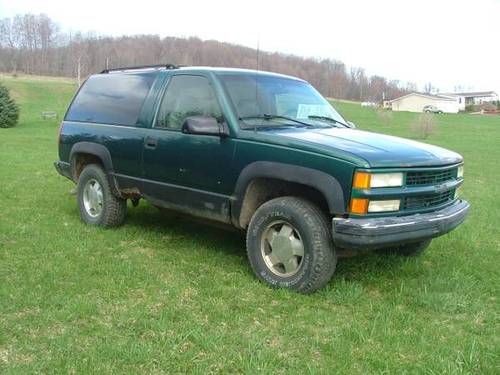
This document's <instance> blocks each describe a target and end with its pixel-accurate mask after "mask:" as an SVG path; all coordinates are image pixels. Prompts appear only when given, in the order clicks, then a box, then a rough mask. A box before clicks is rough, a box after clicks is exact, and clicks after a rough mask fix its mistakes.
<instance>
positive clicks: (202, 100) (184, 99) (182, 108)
mask: <svg viewBox="0 0 500 375" xmlns="http://www.w3.org/2000/svg"><path fill="white" fill-rule="evenodd" d="M189 116H211V117H215V118H217V119H219V118H220V117H221V116H222V113H221V110H220V107H219V104H218V103H217V99H216V97H215V93H214V90H213V89H212V87H211V86H210V84H209V82H208V79H207V78H205V77H201V76H190V75H178V76H173V77H172V78H171V80H170V82H169V84H168V87H167V91H166V93H165V96H164V97H163V100H162V102H161V104H160V109H159V111H158V116H157V118H156V127H158V128H167V129H180V128H181V126H182V124H183V123H184V120H185V119H186V117H189Z"/></svg>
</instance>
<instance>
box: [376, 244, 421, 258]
mask: <svg viewBox="0 0 500 375" xmlns="http://www.w3.org/2000/svg"><path fill="white" fill-rule="evenodd" d="M430 244H431V240H424V241H419V242H413V243H408V244H404V245H400V246H394V247H387V248H384V249H380V250H378V252H379V253H382V254H394V255H401V256H405V257H413V256H418V255H420V254H422V253H423V252H424V251H425V250H426V249H427V248H428V247H429V245H430Z"/></svg>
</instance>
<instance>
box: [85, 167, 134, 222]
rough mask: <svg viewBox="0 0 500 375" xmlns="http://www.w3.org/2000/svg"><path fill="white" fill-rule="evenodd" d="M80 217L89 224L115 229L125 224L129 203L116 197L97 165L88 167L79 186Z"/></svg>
mask: <svg viewBox="0 0 500 375" xmlns="http://www.w3.org/2000/svg"><path fill="white" fill-rule="evenodd" d="M77 199H78V207H79V208H80V217H81V218H82V220H83V221H84V222H85V223H87V224H92V225H99V226H103V227H115V226H118V225H120V224H122V223H123V221H124V220H125V214H126V212H127V201H126V200H125V199H121V198H119V197H116V196H115V195H114V194H113V192H112V191H111V185H110V183H109V180H108V178H107V176H106V174H105V173H104V171H103V170H102V168H101V167H100V166H99V165H97V164H89V165H87V166H86V167H85V168H84V169H83V171H82V173H81V174H80V177H79V178H78V186H77Z"/></svg>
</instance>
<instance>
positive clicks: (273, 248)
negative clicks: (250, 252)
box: [261, 221, 304, 277]
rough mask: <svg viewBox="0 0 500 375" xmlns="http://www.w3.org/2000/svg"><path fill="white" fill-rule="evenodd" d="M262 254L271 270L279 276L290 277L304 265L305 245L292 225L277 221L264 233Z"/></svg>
mask: <svg viewBox="0 0 500 375" xmlns="http://www.w3.org/2000/svg"><path fill="white" fill-rule="evenodd" d="M261 253H262V257H263V259H264V262H265V263H266V266H267V267H268V268H269V270H271V271H272V272H273V273H274V274H276V275H278V276H281V277H289V276H293V275H295V274H296V273H297V272H298V271H299V269H300V266H301V265H302V259H303V257H304V244H303V242H302V239H301V238H300V234H299V232H298V231H297V230H296V229H295V228H294V227H293V226H292V225H291V224H289V223H287V222H285V221H275V222H273V223H271V224H269V225H268V226H267V228H266V229H265V230H264V232H263V236H262V241H261Z"/></svg>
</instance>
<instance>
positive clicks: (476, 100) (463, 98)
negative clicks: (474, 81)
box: [440, 91, 499, 111]
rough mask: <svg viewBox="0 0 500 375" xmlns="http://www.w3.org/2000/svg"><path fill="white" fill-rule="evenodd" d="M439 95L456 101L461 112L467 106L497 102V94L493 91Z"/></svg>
mask: <svg viewBox="0 0 500 375" xmlns="http://www.w3.org/2000/svg"><path fill="white" fill-rule="evenodd" d="M440 95H444V96H448V97H450V98H455V99H457V100H458V107H459V109H460V110H461V111H464V110H465V106H467V105H473V104H484V103H491V102H496V101H498V100H499V97H498V94H497V93H496V92H494V91H476V92H455V93H446V94H440Z"/></svg>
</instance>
